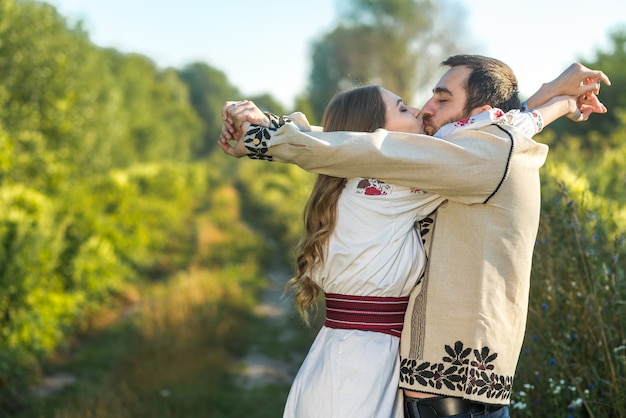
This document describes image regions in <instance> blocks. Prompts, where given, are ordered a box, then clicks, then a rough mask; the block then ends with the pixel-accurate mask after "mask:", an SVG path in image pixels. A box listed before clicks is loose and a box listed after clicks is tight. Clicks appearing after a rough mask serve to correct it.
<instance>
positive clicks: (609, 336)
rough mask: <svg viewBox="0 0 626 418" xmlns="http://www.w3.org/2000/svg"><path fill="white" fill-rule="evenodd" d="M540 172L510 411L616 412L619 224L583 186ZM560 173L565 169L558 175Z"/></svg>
mask: <svg viewBox="0 0 626 418" xmlns="http://www.w3.org/2000/svg"><path fill="white" fill-rule="evenodd" d="M548 170H549V176H547V178H546V176H544V204H543V210H542V217H541V225H540V229H539V235H538V238H537V246H536V248H535V252H534V264H533V274H532V286H531V296H530V310H529V320H528V328H527V333H526V340H525V343H524V348H523V352H522V356H521V359H520V364H519V366H518V371H517V376H516V380H515V387H516V389H517V392H516V393H515V395H514V397H513V400H514V404H513V409H514V411H515V412H514V413H515V416H520V417H521V416H528V417H543V416H545V417H552V416H555V415H557V414H560V415H562V416H571V417H587V416H588V417H607V416H622V415H621V414H622V413H623V411H624V410H625V409H626V391H624V387H625V384H626V356H625V351H626V325H625V323H624V321H623V318H624V317H625V316H626V269H625V268H624V263H623V259H624V258H625V257H626V243H625V239H624V228H623V227H621V228H620V227H618V226H617V225H616V224H615V223H614V222H612V221H611V212H610V211H607V208H606V207H605V205H604V204H603V203H602V202H601V201H600V202H598V201H597V200H596V198H595V196H593V194H592V193H590V192H589V190H588V188H586V187H585V185H583V184H581V183H580V182H579V183H578V184H576V183H575V182H572V181H571V179H570V180H569V181H568V180H566V181H565V182H563V181H562V180H558V179H559V178H561V179H562V178H563V177H562V176H561V172H559V171H557V170H558V167H555V166H550V167H548ZM566 177H567V176H566Z"/></svg>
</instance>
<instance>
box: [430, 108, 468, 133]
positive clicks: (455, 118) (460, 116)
mask: <svg viewBox="0 0 626 418" xmlns="http://www.w3.org/2000/svg"><path fill="white" fill-rule="evenodd" d="M467 117H469V116H464V115H463V114H461V113H459V114H458V115H457V116H453V117H451V118H448V120H446V121H444V122H443V123H441V124H439V125H435V124H433V123H432V116H430V115H423V116H422V121H423V124H424V133H425V134H426V135H431V136H432V135H434V134H435V132H437V131H438V130H439V128H441V127H442V126H443V125H447V124H449V123H452V122H457V121H459V120H463V119H467Z"/></svg>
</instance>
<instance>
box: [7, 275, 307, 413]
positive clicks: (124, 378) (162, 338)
mask: <svg viewBox="0 0 626 418" xmlns="http://www.w3.org/2000/svg"><path fill="white" fill-rule="evenodd" d="M246 274H248V273H246V272H245V271H244V270H242V269H234V270H233V269H230V270H229V271H213V272H211V271H202V270H198V271H194V272H188V273H184V274H181V275H180V276H179V277H176V278H175V279H173V280H171V281H170V282H169V283H168V284H157V285H152V286H148V287H147V288H145V289H142V293H143V294H141V295H139V294H138V293H137V292H135V293H134V296H133V299H134V300H133V303H132V304H129V305H128V306H127V307H126V308H125V309H123V310H117V311H108V312H102V313H101V314H100V315H99V316H97V317H95V318H93V320H92V321H91V322H92V324H91V329H92V331H91V332H90V333H89V334H87V335H83V336H82V337H80V338H77V340H76V341H75V343H74V344H73V346H72V347H68V348H67V349H66V350H63V351H62V352H59V353H58V355H57V356H56V358H54V359H52V361H51V362H50V363H49V366H48V367H49V369H48V370H47V373H48V374H49V375H50V376H65V377H66V378H67V377H68V376H71V377H72V378H71V379H66V380H69V381H72V380H73V382H72V383H70V384H68V385H67V386H66V387H65V388H64V389H63V390H62V391H60V392H56V393H50V394H48V395H47V396H41V395H39V396H33V397H32V403H31V404H30V405H28V407H27V408H26V410H25V411H24V412H23V413H22V414H20V415H19V418H39V417H42V418H43V417H46V418H49V417H54V418H105V417H110V418H113V417H115V418H123V417H143V418H150V417H161V418H162V417H183V416H184V417H239V416H245V415H248V414H249V413H250V412H254V416H255V417H276V416H280V415H281V413H282V407H283V403H284V400H285V399H286V396H287V392H288V389H289V384H290V381H291V379H292V377H293V373H295V371H297V367H298V366H299V362H300V361H301V359H302V357H303V356H304V354H305V353H306V350H307V349H308V346H309V344H310V341H311V339H312V338H313V336H314V334H315V333H314V331H313V330H310V329H307V328H304V326H303V325H301V322H300V320H299V319H298V318H297V317H296V316H295V314H294V313H293V311H291V310H290V309H287V307H286V306H285V302H284V301H283V302H280V301H277V298H276V293H277V292H280V291H279V290H277V287H279V286H278V284H277V283H276V282H270V281H269V280H267V281H265V290H263V289H258V290H259V293H258V299H257V291H256V290H253V291H251V289H250V288H249V287H243V286H241V284H240V283H238V280H237V278H239V279H241V278H245V276H246ZM244 281H247V280H244ZM130 293H133V292H130ZM268 294H269V297H268ZM277 302H279V303H278V304H277Z"/></svg>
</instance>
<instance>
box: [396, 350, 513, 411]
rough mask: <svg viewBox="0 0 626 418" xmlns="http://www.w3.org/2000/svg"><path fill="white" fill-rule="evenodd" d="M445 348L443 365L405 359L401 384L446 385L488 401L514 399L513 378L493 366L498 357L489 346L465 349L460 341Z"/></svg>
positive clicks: (430, 387) (432, 386) (401, 373)
mask: <svg viewBox="0 0 626 418" xmlns="http://www.w3.org/2000/svg"><path fill="white" fill-rule="evenodd" d="M444 349H445V355H444V356H443V357H442V359H441V360H442V362H441V363H431V362H429V361H425V362H421V363H419V361H418V360H416V359H402V362H401V363H400V381H401V382H403V383H408V384H409V385H411V386H413V385H415V384H418V385H420V386H424V387H425V388H429V389H441V388H443V387H444V386H445V387H446V388H447V389H448V390H454V391H458V392H463V393H465V394H467V395H479V396H486V397H487V398H488V399H502V400H506V399H509V398H510V397H511V390H512V386H513V376H499V375H497V374H495V373H494V372H493V369H494V366H493V364H491V363H492V362H493V361H494V360H495V359H496V357H498V354H497V353H490V352H489V347H483V348H482V349H481V350H478V349H472V348H471V347H467V348H465V347H463V343H462V342H461V341H457V342H456V343H454V347H452V346H449V345H446V346H445V347H444ZM418 390H419V389H418Z"/></svg>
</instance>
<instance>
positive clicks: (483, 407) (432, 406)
mask: <svg viewBox="0 0 626 418" xmlns="http://www.w3.org/2000/svg"><path fill="white" fill-rule="evenodd" d="M500 408H502V405H490V404H486V403H480V402H474V401H469V400H467V399H462V398H453V397H451V396H434V397H431V398H411V397H409V396H405V397H404V416H405V417H406V418H437V417H448V416H453V415H459V414H470V413H471V414H480V413H482V414H488V413H491V412H495V411H497V410H498V409H500Z"/></svg>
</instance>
